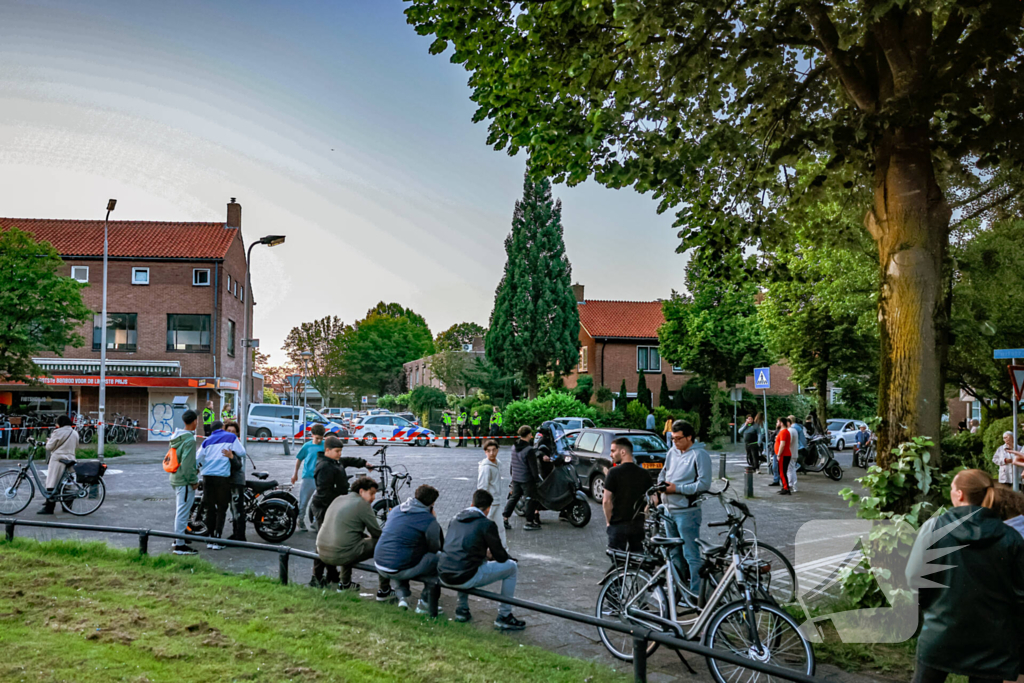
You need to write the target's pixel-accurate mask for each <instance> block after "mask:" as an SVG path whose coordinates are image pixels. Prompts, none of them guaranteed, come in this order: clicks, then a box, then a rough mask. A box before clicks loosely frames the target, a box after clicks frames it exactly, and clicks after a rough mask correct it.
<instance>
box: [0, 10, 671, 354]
mask: <svg viewBox="0 0 1024 683" xmlns="http://www.w3.org/2000/svg"><path fill="white" fill-rule="evenodd" d="M406 6H407V3H404V2H401V1H400V0H336V1H334V2H323V1H318V2H306V1H301V0H295V1H291V2H284V1H279V2H269V1H260V0H246V1H245V2H241V1H237V0H221V1H219V2H209V1H206V2H197V1H194V0H175V1H174V2H154V1H152V0H151V1H148V2H135V3H130V2H124V1H122V2H114V1H113V0H90V2H88V3H83V2H81V1H80V0H78V1H75V0H37V1H33V2H19V1H18V0H4V2H3V3H2V4H0V215H3V216H12V217H25V218H79V219H86V218H102V217H103V214H104V209H105V207H106V202H107V199H108V198H110V197H114V198H116V199H117V200H118V204H117V210H116V212H115V214H114V216H112V218H117V219H122V220H127V219H132V220H160V221H219V220H223V219H224V216H225V213H226V209H225V205H226V204H227V202H228V201H229V199H230V198H231V197H236V198H237V200H238V202H239V203H241V204H242V231H243V236H244V237H245V239H246V243H247V244H248V243H249V242H250V241H251V240H253V239H255V238H258V237H260V236H262V235H265V234H271V233H283V234H285V235H287V242H286V243H285V244H283V245H281V246H279V247H275V248H272V249H271V248H265V247H257V248H256V249H254V250H253V256H252V260H253V264H252V281H253V293H254V295H255V298H256V302H257V305H256V307H255V311H254V336H256V337H258V338H260V340H261V341H260V345H261V349H262V350H263V351H264V352H269V353H270V355H271V360H272V362H275V363H282V362H284V361H285V356H284V354H283V353H282V352H281V350H280V346H281V343H282V341H283V340H284V338H285V336H286V335H287V334H288V331H289V330H290V329H291V328H292V327H294V326H295V325H298V324H299V323H301V322H303V321H309V320H313V319H315V318H319V317H323V316H325V315H337V316H339V317H340V318H341V319H342V320H344V321H345V322H348V323H351V322H354V321H356V320H358V319H359V318H362V317H363V316H364V315H365V313H366V311H367V309H369V308H370V307H372V306H373V305H375V304H376V303H377V302H378V301H397V302H398V303H401V304H402V305H404V306H406V307H410V308H412V309H413V310H415V311H416V312H418V313H420V314H421V315H423V316H424V317H425V318H426V320H427V323H428V324H429V325H430V328H431V330H432V331H433V332H434V333H435V334H436V333H437V332H440V331H442V330H444V329H446V328H447V327H449V326H451V325H452V324H455V323H458V322H462V321H474V322H477V323H480V324H482V325H486V324H487V321H488V318H489V316H490V312H491V308H492V303H493V298H494V290H495V288H496V287H497V285H498V282H499V281H500V279H501V274H502V270H503V268H504V263H505V251H504V238H505V236H506V235H507V234H508V232H509V229H510V226H511V220H512V211H513V208H514V206H515V202H516V199H518V198H519V197H520V196H521V194H522V187H523V171H524V168H525V163H526V157H525V154H522V153H520V154H519V155H518V156H516V157H510V156H508V155H507V154H506V153H505V152H496V151H494V150H493V149H491V148H490V147H488V146H487V144H486V137H487V126H486V123H479V124H474V123H473V122H472V120H471V117H472V115H473V112H474V110H475V106H474V104H473V103H472V102H471V101H470V99H469V96H470V89H469V88H468V87H467V85H466V82H467V79H468V76H469V74H468V73H467V72H466V71H465V70H464V69H463V68H462V67H461V66H460V65H455V64H451V63H450V62H449V61H448V59H447V55H445V56H432V55H430V54H428V53H427V47H428V45H429V44H430V42H431V40H430V38H425V37H421V36H418V35H416V33H415V31H414V30H413V28H412V27H411V26H409V25H408V24H406V22H405V16H404V14H403V11H404V9H405V8H406ZM554 194H555V196H556V197H559V198H560V199H561V200H562V205H563V209H562V222H563V226H564V229H565V243H566V251H567V254H568V256H569V260H570V261H571V262H572V266H573V280H574V281H575V282H580V283H582V284H583V285H585V287H586V297H587V298H588V299H617V300H652V299H658V298H666V297H668V296H669V295H670V293H671V291H672V290H673V289H676V290H682V289H683V288H684V266H685V262H686V261H685V258H684V256H682V255H679V254H677V253H676V247H677V245H678V238H677V237H676V230H674V229H673V228H672V227H671V226H672V221H673V216H671V215H670V214H664V215H658V214H657V212H656V210H655V206H656V205H655V202H654V200H653V199H652V198H651V197H650V196H649V195H648V196H643V195H640V194H638V193H636V192H635V191H633V190H631V189H627V190H612V189H608V188H604V187H602V186H600V185H598V184H597V183H594V182H587V183H584V184H582V185H579V186H577V187H573V188H569V187H566V186H564V185H556V186H555V188H554Z"/></svg>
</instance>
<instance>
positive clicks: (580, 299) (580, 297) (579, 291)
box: [572, 283, 586, 304]
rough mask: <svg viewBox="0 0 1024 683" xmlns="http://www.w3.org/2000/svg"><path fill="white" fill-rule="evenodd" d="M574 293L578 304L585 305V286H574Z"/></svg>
mask: <svg viewBox="0 0 1024 683" xmlns="http://www.w3.org/2000/svg"><path fill="white" fill-rule="evenodd" d="M572 293H573V294H575V295H576V303H578V304H585V303H586V300H584V298H583V285H581V284H579V283H577V284H575V285H573V286H572Z"/></svg>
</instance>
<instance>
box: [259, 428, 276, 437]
mask: <svg viewBox="0 0 1024 683" xmlns="http://www.w3.org/2000/svg"><path fill="white" fill-rule="evenodd" d="M271 436H272V435H271V433H270V430H269V429H267V428H266V427H263V428H262V429H257V430H256V438H257V439H269V438H270V437H271Z"/></svg>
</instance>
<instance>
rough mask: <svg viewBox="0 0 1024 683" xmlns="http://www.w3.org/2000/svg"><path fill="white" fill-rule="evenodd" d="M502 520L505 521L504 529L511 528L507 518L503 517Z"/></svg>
mask: <svg viewBox="0 0 1024 683" xmlns="http://www.w3.org/2000/svg"><path fill="white" fill-rule="evenodd" d="M502 521H503V522H504V523H505V528H506V529H511V528H512V525H511V524H509V523H508V520H507V519H504V520H502Z"/></svg>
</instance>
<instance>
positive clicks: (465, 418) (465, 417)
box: [459, 413, 469, 424]
mask: <svg viewBox="0 0 1024 683" xmlns="http://www.w3.org/2000/svg"><path fill="white" fill-rule="evenodd" d="M459 422H461V423H462V424H466V423H467V422H469V417H468V415H467V414H466V413H462V414H461V415H459Z"/></svg>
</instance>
